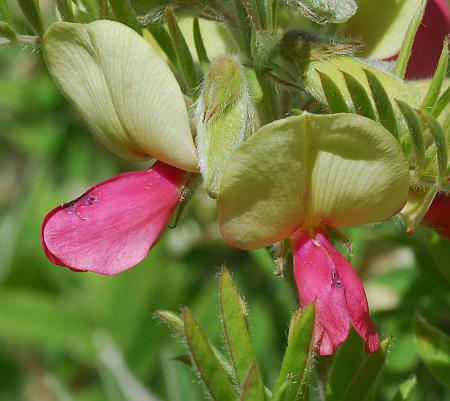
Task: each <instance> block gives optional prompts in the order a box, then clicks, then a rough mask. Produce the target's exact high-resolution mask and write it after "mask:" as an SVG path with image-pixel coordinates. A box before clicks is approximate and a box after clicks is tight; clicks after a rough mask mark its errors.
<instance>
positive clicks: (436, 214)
mask: <svg viewBox="0 0 450 401" xmlns="http://www.w3.org/2000/svg"><path fill="white" fill-rule="evenodd" d="M449 181H450V179H449ZM423 223H424V224H426V225H428V226H430V227H432V228H434V229H435V230H437V231H439V233H440V234H441V235H443V236H445V237H447V238H450V195H449V194H446V193H438V194H437V195H436V197H435V198H434V200H433V203H432V204H431V207H430V208H429V209H428V212H427V214H426V215H425V217H424V219H423Z"/></svg>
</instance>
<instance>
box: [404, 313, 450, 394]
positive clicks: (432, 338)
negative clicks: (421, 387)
mask: <svg viewBox="0 0 450 401" xmlns="http://www.w3.org/2000/svg"><path fill="white" fill-rule="evenodd" d="M413 330H414V340H415V344H416V350H417V353H418V354H419V357H420V359H422V361H423V363H424V364H425V366H426V367H427V369H428V370H429V371H430V373H431V374H432V375H433V377H434V378H435V379H436V380H438V381H440V382H441V383H442V384H443V385H445V386H447V387H448V388H450V337H449V336H448V335H447V334H445V333H443V332H442V331H440V330H438V329H437V328H435V327H433V326H431V325H430V324H429V323H427V322H426V320H425V319H424V318H423V317H421V316H416V317H415V318H414V320H413Z"/></svg>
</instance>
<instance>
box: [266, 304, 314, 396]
mask: <svg viewBox="0 0 450 401" xmlns="http://www.w3.org/2000/svg"><path fill="white" fill-rule="evenodd" d="M314 324H315V304H314V303H312V304H310V305H308V306H307V307H306V308H304V309H303V310H301V311H300V310H299V311H297V312H295V314H294V316H293V317H292V321H291V324H290V327H289V336H288V345H287V348H286V352H285V354H284V358H283V362H282V364H281V370H280V374H279V376H278V378H277V381H276V383H275V390H274V393H273V399H274V400H277V399H279V400H283V401H295V400H296V399H297V397H298V395H299V394H300V392H301V391H302V389H303V386H304V385H305V384H306V381H307V379H308V375H309V371H310V369H311V365H312V358H313V347H314ZM286 383H288V384H287V385H286ZM282 394H283V396H282Z"/></svg>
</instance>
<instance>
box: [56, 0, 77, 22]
mask: <svg viewBox="0 0 450 401" xmlns="http://www.w3.org/2000/svg"><path fill="white" fill-rule="evenodd" d="M56 5H57V7H58V11H59V13H60V14H61V17H62V19H63V21H67V22H74V16H73V10H72V0H56Z"/></svg>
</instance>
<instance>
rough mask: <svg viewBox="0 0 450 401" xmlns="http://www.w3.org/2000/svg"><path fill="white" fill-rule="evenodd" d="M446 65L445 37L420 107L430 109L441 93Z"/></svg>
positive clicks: (446, 49) (446, 43)
mask: <svg viewBox="0 0 450 401" xmlns="http://www.w3.org/2000/svg"><path fill="white" fill-rule="evenodd" d="M447 67H448V39H445V40H444V45H443V47H442V52H441V56H440V58H439V63H438V66H437V68H436V72H435V73H434V76H433V79H432V80H431V84H430V86H429V88H428V91H427V94H426V95H425V98H424V99H423V101H422V104H421V108H422V109H425V110H430V109H432V108H433V106H434V105H435V104H436V102H437V100H438V97H439V94H440V93H441V88H442V84H443V83H444V79H445V77H446V76H447Z"/></svg>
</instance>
